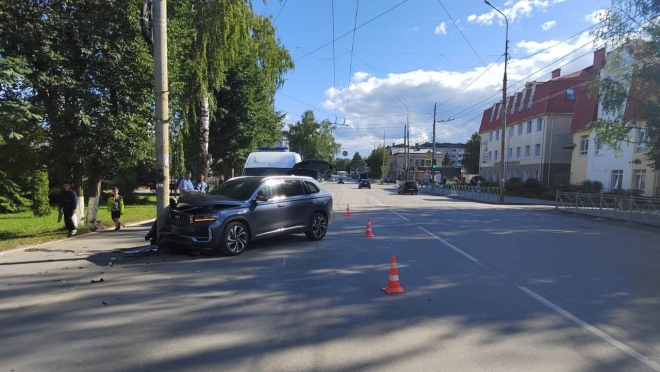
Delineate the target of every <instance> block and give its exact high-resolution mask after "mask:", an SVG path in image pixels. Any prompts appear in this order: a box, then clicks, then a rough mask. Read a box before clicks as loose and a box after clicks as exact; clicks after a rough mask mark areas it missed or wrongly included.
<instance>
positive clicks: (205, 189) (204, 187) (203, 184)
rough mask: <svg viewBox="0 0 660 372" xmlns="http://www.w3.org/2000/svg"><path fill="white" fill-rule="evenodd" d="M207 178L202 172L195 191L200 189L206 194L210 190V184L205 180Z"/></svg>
mask: <svg viewBox="0 0 660 372" xmlns="http://www.w3.org/2000/svg"><path fill="white" fill-rule="evenodd" d="M205 178H206V177H204V175H203V174H201V173H200V175H199V181H197V182H196V183H195V191H198V192H201V193H204V194H206V193H208V192H209V185H207V184H206V182H204V179H205Z"/></svg>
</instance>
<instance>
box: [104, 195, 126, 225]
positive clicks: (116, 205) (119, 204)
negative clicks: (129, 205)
mask: <svg viewBox="0 0 660 372" xmlns="http://www.w3.org/2000/svg"><path fill="white" fill-rule="evenodd" d="M108 210H109V211H110V214H111V216H112V222H114V223H115V231H119V229H121V223H120V222H119V218H121V215H122V214H124V198H122V197H121V196H120V195H119V188H118V187H113V188H112V195H111V196H110V198H108Z"/></svg>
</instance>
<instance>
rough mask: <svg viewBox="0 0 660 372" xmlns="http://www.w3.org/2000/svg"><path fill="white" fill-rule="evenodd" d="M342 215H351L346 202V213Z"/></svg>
mask: <svg viewBox="0 0 660 372" xmlns="http://www.w3.org/2000/svg"><path fill="white" fill-rule="evenodd" d="M344 216H346V217H350V216H351V209H350V208H348V204H346V213H344Z"/></svg>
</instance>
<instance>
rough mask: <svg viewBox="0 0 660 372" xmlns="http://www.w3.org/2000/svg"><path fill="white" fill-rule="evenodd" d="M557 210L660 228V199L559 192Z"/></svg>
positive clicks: (556, 198)
mask: <svg viewBox="0 0 660 372" xmlns="http://www.w3.org/2000/svg"><path fill="white" fill-rule="evenodd" d="M555 210H556V211H562V212H571V213H574V214H576V215H577V214H585V215H590V216H596V217H598V218H610V219H616V220H623V221H627V222H636V223H643V224H649V225H658V226H660V199H659V198H648V197H640V196H637V197H635V196H615V195H605V194H602V193H601V194H585V193H580V192H559V191H557V194H556V197H555Z"/></svg>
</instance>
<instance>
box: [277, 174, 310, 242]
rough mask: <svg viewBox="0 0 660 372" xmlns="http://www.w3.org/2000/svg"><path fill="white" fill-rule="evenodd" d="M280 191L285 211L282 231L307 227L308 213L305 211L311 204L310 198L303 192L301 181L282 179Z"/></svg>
mask: <svg viewBox="0 0 660 372" xmlns="http://www.w3.org/2000/svg"><path fill="white" fill-rule="evenodd" d="M280 190H281V191H282V196H283V197H284V200H283V201H284V203H285V206H284V209H286V213H285V226H284V229H286V230H292V229H300V228H303V227H305V226H307V224H308V222H309V221H308V219H309V213H308V212H307V211H308V210H309V208H310V205H311V204H312V198H311V197H310V196H309V195H307V193H306V192H305V187H304V185H303V183H302V181H301V180H297V179H284V180H283V181H282V184H281V186H280Z"/></svg>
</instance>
